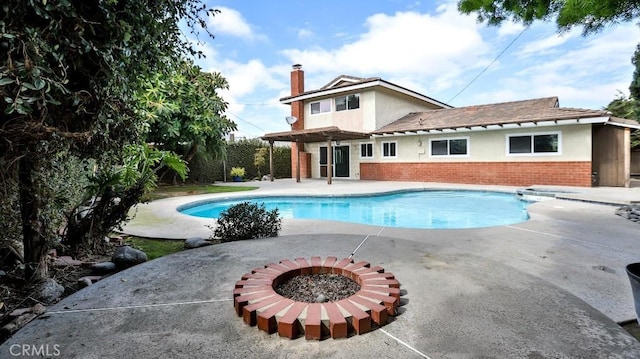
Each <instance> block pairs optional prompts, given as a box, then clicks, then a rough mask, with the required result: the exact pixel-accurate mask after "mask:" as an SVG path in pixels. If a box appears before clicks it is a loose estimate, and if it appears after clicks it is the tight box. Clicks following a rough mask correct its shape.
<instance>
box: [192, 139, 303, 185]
mask: <svg viewBox="0 0 640 359" xmlns="http://www.w3.org/2000/svg"><path fill="white" fill-rule="evenodd" d="M261 147H265V148H268V147H269V144H268V143H266V142H263V141H260V140H241V141H237V142H233V143H229V144H227V160H226V161H219V160H212V159H211V158H209V157H208V156H206V155H203V154H198V155H196V157H194V159H193V160H192V161H191V162H190V163H189V178H188V179H187V182H193V183H213V182H221V181H224V178H225V176H224V172H225V169H226V173H227V176H226V178H227V181H231V176H230V175H229V172H230V171H231V168H232V167H244V169H245V171H246V174H245V176H244V179H245V180H253V179H258V178H259V176H258V169H257V168H256V166H255V165H254V156H255V153H256V150H257V149H258V148H261ZM265 157H266V158H265V164H264V166H262V167H261V168H260V173H261V175H263V176H264V175H268V174H269V152H268V151H267V155H266V156H265ZM273 168H274V174H275V177H276V178H291V147H280V146H274V148H273Z"/></svg>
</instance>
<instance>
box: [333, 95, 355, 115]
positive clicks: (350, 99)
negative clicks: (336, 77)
mask: <svg viewBox="0 0 640 359" xmlns="http://www.w3.org/2000/svg"><path fill="white" fill-rule="evenodd" d="M335 102H336V111H345V110H355V109H357V108H360V94H357V93H356V94H351V95H346V96H338V97H336V98H335Z"/></svg>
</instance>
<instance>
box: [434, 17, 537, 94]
mask: <svg viewBox="0 0 640 359" xmlns="http://www.w3.org/2000/svg"><path fill="white" fill-rule="evenodd" d="M528 28H529V27H525V28H524V29H522V31H520V33H519V34H518V36H516V37H515V38H513V40H511V42H510V43H509V44H508V45H507V46H506V47H505V48H504V49H502V51H500V53H499V54H498V56H496V57H495V58H494V59H493V61H491V62H490V63H489V65H487V66H486V67H485V68H484V69H482V71H480V73H479V74H477V75H476V77H474V78H473V79H472V80H471V81H469V83H468V84H467V85H466V86H465V87H463V88H462V90H460V91H458V93H457V94H455V95H454V96H453V97H452V98H450V99H449V101H447V103H449V102H451V101H453V100H454V99H455V98H456V97H458V95H460V94H461V93H462V92H464V90H466V89H467V88H468V87H469V86H471V84H473V83H474V82H475V81H476V80H477V79H478V77H480V76H482V74H483V73H485V71H487V70H488V69H489V67H491V65H493V64H494V63H495V62H496V61H498V59H499V58H500V56H502V54H504V53H505V52H506V51H507V50H508V49H509V48H510V47H511V45H513V43H514V42H516V40H518V38H520V36H521V35H522V34H524V32H525V31H527V29H528Z"/></svg>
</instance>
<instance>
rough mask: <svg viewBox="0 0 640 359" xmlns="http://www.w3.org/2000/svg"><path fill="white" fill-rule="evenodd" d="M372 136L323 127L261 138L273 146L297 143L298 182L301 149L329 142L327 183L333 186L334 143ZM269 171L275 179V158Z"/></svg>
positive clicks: (276, 133)
mask: <svg viewBox="0 0 640 359" xmlns="http://www.w3.org/2000/svg"><path fill="white" fill-rule="evenodd" d="M369 138H371V135H370V134H368V133H363V132H353V131H344V130H341V129H340V128H339V127H336V126H331V127H321V128H312V129H308V130H292V131H286V132H274V133H267V134H265V135H264V136H262V137H261V139H262V140H264V141H269V144H270V145H271V146H273V142H275V141H281V142H295V143H296V148H297V152H298V153H297V154H296V155H297V156H296V157H297V161H296V169H295V171H296V182H300V148H301V147H303V146H304V144H305V143H314V142H324V141H327V147H328V149H327V157H328V158H327V159H328V162H329V163H328V170H327V183H328V184H331V182H332V178H331V177H332V175H333V173H332V171H331V165H332V163H331V162H333V158H332V157H333V147H332V145H331V142H332V141H346V140H363V139H369ZM269 170H270V171H271V178H272V179H273V158H272V157H271V156H269Z"/></svg>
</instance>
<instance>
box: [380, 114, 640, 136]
mask: <svg viewBox="0 0 640 359" xmlns="http://www.w3.org/2000/svg"><path fill="white" fill-rule="evenodd" d="M609 119H610V118H609V117H608V116H605V117H602V116H601V117H583V118H573V119H557V120H548V119H541V120H532V121H523V122H503V123H488V124H482V125H480V124H478V125H463V126H457V127H438V128H430V129H424V128H411V129H406V130H397V129H396V130H393V129H390V130H384V131H373V132H372V133H371V135H372V136H373V137H380V136H394V135H395V136H399V135H402V136H407V135H409V136H411V135H423V134H432V133H439V134H441V133H457V132H475V131H487V130H502V129H505V130H506V129H512V128H531V127H549V126H566V125H576V124H595V123H602V124H609V125H615V126H622V127H630V128H636V127H633V125H627V124H621V123H617V122H615V123H614V122H610V121H609ZM637 128H638V129H640V124H639V126H638V127H637Z"/></svg>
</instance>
